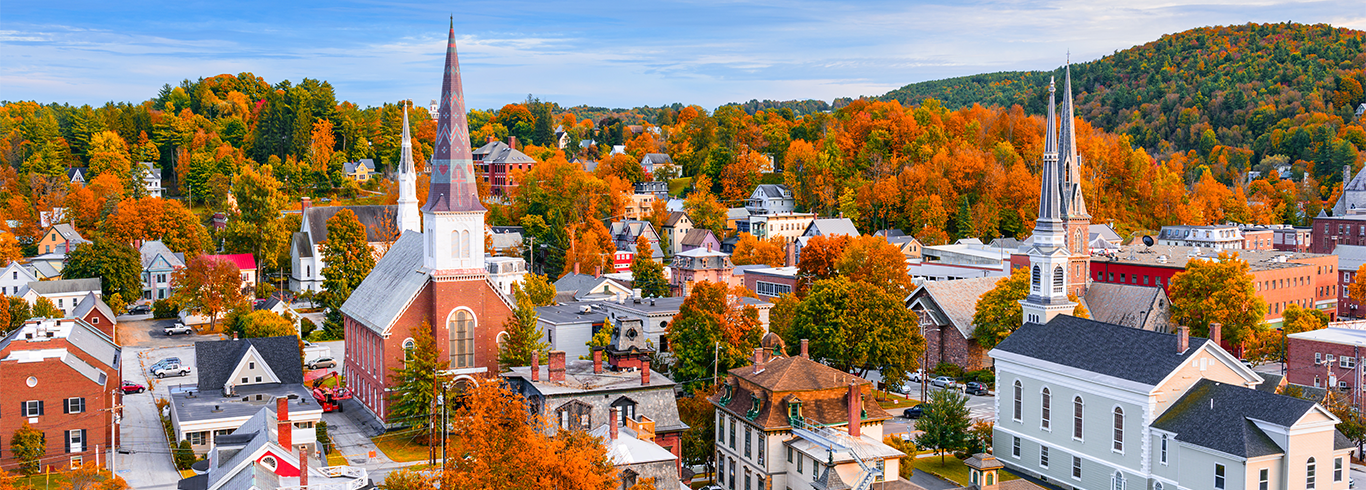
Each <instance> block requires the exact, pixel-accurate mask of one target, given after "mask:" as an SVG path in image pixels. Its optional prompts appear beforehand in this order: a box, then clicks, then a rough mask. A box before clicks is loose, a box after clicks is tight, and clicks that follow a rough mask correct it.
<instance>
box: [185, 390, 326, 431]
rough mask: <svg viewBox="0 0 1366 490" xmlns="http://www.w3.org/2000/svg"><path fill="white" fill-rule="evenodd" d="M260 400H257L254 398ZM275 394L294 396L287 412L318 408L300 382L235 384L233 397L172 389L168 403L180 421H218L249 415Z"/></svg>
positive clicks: (270, 401) (268, 403)
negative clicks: (235, 388)
mask: <svg viewBox="0 0 1366 490" xmlns="http://www.w3.org/2000/svg"><path fill="white" fill-rule="evenodd" d="M258 397H259V398H260V400H257V398H258ZM279 397H294V398H295V399H294V400H293V401H291V402H290V404H289V410H290V412H291V413H300V412H312V411H321V410H322V407H320V406H318V404H317V402H314V401H313V394H312V393H311V392H309V391H308V388H306V387H305V386H304V385H303V384H302V382H300V383H295V384H284V383H268V384H259V385H246V386H238V387H237V396H230V397H229V396H223V392H222V390H202V391H201V390H197V389H190V390H182V391H175V390H172V393H171V405H173V406H174V410H175V411H176V418H177V420H180V421H181V423H184V422H194V421H200V420H219V419H231V418H237V417H250V416H251V415H252V414H254V413H256V412H259V411H260V410H261V409H262V408H269V407H274V406H275V399H276V398H279Z"/></svg>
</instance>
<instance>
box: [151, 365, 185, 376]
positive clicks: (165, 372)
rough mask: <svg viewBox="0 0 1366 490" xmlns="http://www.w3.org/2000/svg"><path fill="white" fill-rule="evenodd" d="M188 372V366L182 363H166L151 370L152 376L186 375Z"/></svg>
mask: <svg viewBox="0 0 1366 490" xmlns="http://www.w3.org/2000/svg"><path fill="white" fill-rule="evenodd" d="M189 374H190V366H186V365H184V364H167V365H165V366H162V367H160V368H157V369H153V370H152V376H156V377H157V378H165V377H167V376H186V375H189Z"/></svg>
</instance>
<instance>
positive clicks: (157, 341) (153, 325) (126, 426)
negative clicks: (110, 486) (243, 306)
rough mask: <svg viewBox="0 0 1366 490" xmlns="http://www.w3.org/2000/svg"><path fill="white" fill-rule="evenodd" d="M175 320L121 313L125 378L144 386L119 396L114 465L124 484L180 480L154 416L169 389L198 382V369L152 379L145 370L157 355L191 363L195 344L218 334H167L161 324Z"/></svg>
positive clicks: (162, 484)
mask: <svg viewBox="0 0 1366 490" xmlns="http://www.w3.org/2000/svg"><path fill="white" fill-rule="evenodd" d="M173 323H175V320H174V319H164V320H152V319H151V318H150V315H124V316H121V317H119V327H118V329H119V330H118V333H119V340H120V342H122V343H123V359H122V363H123V364H122V366H123V379H124V380H126V381H132V382H134V383H138V384H141V385H143V386H146V387H147V390H148V391H147V392H145V393H139V394H133V395H125V396H124V397H123V423H122V425H121V426H120V431H119V436H120V438H121V441H120V444H119V451H118V454H117V456H116V457H115V459H114V463H115V465H114V469H115V471H116V472H117V473H118V475H119V476H121V477H123V479H124V480H127V481H128V485H129V486H131V487H133V488H137V489H163V488H168V489H173V488H175V487H176V483H177V482H178V481H180V472H178V471H176V469H175V463H173V462H172V460H171V451H170V447H169V446H168V445H167V442H166V435H165V431H164V430H163V429H162V425H161V419H160V417H159V416H158V415H157V409H156V402H155V400H156V399H158V398H166V397H167V396H168V393H169V391H168V390H169V387H171V386H174V385H180V384H195V383H198V380H199V377H198V372H197V370H196V369H194V368H193V367H192V368H191V371H190V375H189V376H183V377H174V378H165V379H156V378H154V377H152V376H150V375H149V374H148V372H147V368H148V367H150V366H151V365H152V364H154V363H156V362H157V361H159V360H161V359H165V358H167V357H179V358H180V360H181V362H182V363H185V364H188V365H190V366H194V342H195V341H196V340H218V339H221V338H222V337H221V336H218V335H185V336H174V337H168V336H166V334H164V333H162V328H164V327H165V326H166V325H170V324H173Z"/></svg>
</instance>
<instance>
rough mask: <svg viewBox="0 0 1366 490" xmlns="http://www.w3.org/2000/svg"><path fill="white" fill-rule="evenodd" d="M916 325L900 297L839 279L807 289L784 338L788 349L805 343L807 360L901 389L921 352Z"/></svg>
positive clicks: (923, 346) (922, 350)
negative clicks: (876, 376)
mask: <svg viewBox="0 0 1366 490" xmlns="http://www.w3.org/2000/svg"><path fill="white" fill-rule="evenodd" d="M917 324H918V321H917V319H916V316H915V314H914V313H912V312H911V311H910V310H908V309H906V306H905V303H903V302H902V299H901V298H900V297H898V296H893V295H892V294H891V293H889V292H888V291H887V290H886V289H884V288H882V287H879V286H877V285H874V284H872V283H869V282H866V281H858V280H850V279H849V278H847V277H844V276H839V277H835V278H831V279H825V280H822V281H818V282H816V283H815V284H814V285H812V286H811V291H810V292H809V293H808V294H807V296H806V298H804V299H802V300H801V303H800V304H799V305H798V306H797V311H796V312H795V315H794V318H793V320H792V324H791V326H790V327H788V328H787V329H786V330H785V331H784V332H783V335H785V336H786V337H784V340H785V341H786V342H787V344H788V345H798V343H800V342H801V339H808V340H809V342H810V344H809V349H810V355H811V357H812V358H813V359H819V360H821V361H822V362H824V363H826V364H828V365H830V366H831V367H834V368H835V369H839V370H841V371H845V372H855V373H858V374H859V375H860V376H866V375H867V374H868V372H869V371H870V370H874V369H876V370H878V372H879V373H881V374H882V377H883V379H884V380H886V381H887V383H889V384H899V383H901V382H902V381H904V380H905V379H906V377H907V376H908V375H909V373H910V372H912V371H915V370H916V368H917V367H919V366H920V362H919V359H920V357H921V355H922V354H923V353H924V352H925V338H924V337H922V336H921V335H920V331H919V329H918V328H915V325H917ZM907 326H910V328H907Z"/></svg>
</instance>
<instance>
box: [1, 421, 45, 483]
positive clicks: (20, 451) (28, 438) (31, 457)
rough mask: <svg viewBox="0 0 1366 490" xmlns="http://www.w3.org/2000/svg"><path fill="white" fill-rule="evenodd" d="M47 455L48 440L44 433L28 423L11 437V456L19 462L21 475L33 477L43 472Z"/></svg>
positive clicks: (21, 426)
mask: <svg viewBox="0 0 1366 490" xmlns="http://www.w3.org/2000/svg"><path fill="white" fill-rule="evenodd" d="M46 453H47V439H46V438H45V437H44V436H43V432H42V431H40V430H38V429H35V428H33V426H31V425H28V422H27V421H25V422H24V423H23V424H22V425H20V426H19V429H18V430H15V431H14V435H13V436H12V437H10V440H9V454H10V457H12V458H14V459H15V460H18V462H19V472H20V473H23V474H25V475H32V474H34V473H37V472H38V471H39V470H41V469H42V459H43V455H44V454H46Z"/></svg>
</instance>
